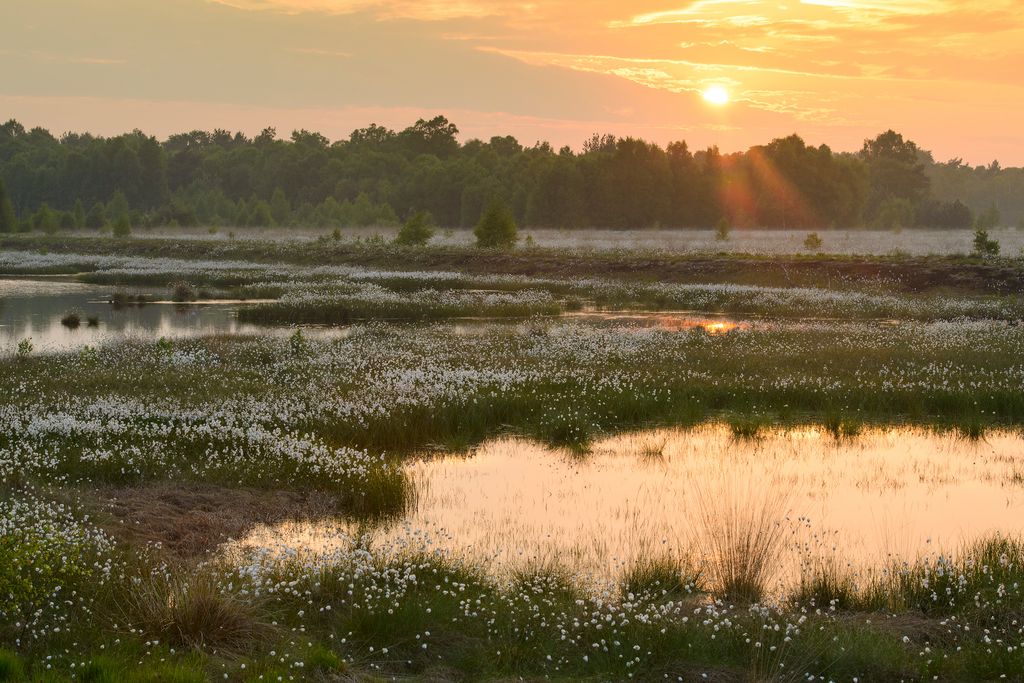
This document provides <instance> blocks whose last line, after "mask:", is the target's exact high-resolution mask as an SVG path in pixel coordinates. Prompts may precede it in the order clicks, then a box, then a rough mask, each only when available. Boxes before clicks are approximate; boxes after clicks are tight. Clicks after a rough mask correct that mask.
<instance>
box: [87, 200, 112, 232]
mask: <svg viewBox="0 0 1024 683" xmlns="http://www.w3.org/2000/svg"><path fill="white" fill-rule="evenodd" d="M106 225H107V208H106V207H105V206H103V202H96V203H95V204H93V205H92V208H91V209H89V213H87V214H85V227H87V228H89V229H90V230H101V229H103V228H104V227H106Z"/></svg>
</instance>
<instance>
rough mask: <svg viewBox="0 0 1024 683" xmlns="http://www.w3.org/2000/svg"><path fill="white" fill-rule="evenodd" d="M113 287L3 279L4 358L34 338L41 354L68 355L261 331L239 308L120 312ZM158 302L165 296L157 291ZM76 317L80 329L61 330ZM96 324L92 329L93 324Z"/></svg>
mask: <svg viewBox="0 0 1024 683" xmlns="http://www.w3.org/2000/svg"><path fill="white" fill-rule="evenodd" d="M114 291H115V288H114V287H107V286H101V285H90V284H84V283H81V282H75V281H72V280H69V279H66V278H56V277H55V278H31V279H28V278H0V352H7V353H9V352H11V351H12V349H14V348H16V347H17V345H18V342H19V341H21V340H22V339H26V338H30V339H31V340H32V345H33V347H34V349H35V350H36V351H64V350H68V349H75V348H81V347H83V346H86V345H93V346H95V345H97V344H102V343H106V342H109V341H113V340H117V339H122V338H138V339H159V338H160V337H168V338H174V337H187V336H199V335H205V334H234V333H240V332H250V331H256V330H258V329H259V328H256V327H254V326H249V325H242V324H240V323H239V322H238V319H237V317H236V311H237V309H238V306H239V305H241V304H238V303H213V304H210V303H204V304H187V305H182V304H174V303H170V302H163V303H148V304H145V305H142V306H136V305H129V306H121V307H115V306H113V305H111V303H110V299H111V296H112V295H113V293H114ZM140 291H146V290H140ZM151 294H152V295H153V296H154V297H160V296H166V290H153V291H152V292H151ZM71 311H75V312H77V313H78V314H79V317H80V321H79V325H78V326H77V327H69V326H67V325H64V324H62V322H61V319H62V318H64V316H65V315H66V314H68V313H69V312H71ZM90 318H93V319H94V324H90V321H89V319H90Z"/></svg>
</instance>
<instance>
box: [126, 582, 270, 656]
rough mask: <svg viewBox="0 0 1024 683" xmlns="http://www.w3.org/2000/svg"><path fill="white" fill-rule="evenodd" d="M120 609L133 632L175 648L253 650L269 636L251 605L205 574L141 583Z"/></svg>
mask: <svg viewBox="0 0 1024 683" xmlns="http://www.w3.org/2000/svg"><path fill="white" fill-rule="evenodd" d="M124 609H125V616H126V618H127V619H128V622H129V623H130V624H131V625H132V626H133V627H134V628H138V629H141V630H142V632H143V633H145V634H146V635H148V636H150V637H154V638H158V639H160V640H161V641H164V642H167V643H168V644H171V645H173V646H176V647H187V648H193V649H197V650H202V649H213V650H220V651H229V652H241V651H246V650H251V649H253V648H255V647H258V646H259V645H260V644H261V643H263V642H264V641H266V640H267V639H268V638H269V637H270V635H271V634H272V632H273V629H272V627H271V626H270V625H269V624H267V623H266V622H264V621H262V619H261V618H260V616H259V611H258V608H257V606H256V605H254V604H253V603H252V602H250V601H249V600H247V599H245V598H243V597H241V596H240V595H238V594H237V593H235V592H233V591H231V590H229V589H227V588H226V587H224V586H222V585H220V583H219V582H218V581H217V580H216V578H215V577H214V576H212V575H211V574H210V573H208V572H198V573H189V572H184V571H178V572H173V573H171V574H169V575H163V574H153V575H150V576H148V577H145V578H142V579H140V580H139V581H138V583H137V584H136V585H135V586H134V587H133V590H132V592H131V593H130V595H129V596H128V598H127V600H126V604H125V606H124Z"/></svg>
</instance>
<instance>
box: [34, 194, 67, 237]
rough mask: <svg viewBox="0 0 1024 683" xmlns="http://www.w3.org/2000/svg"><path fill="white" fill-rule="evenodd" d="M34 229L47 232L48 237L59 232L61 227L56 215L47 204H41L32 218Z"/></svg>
mask: <svg viewBox="0 0 1024 683" xmlns="http://www.w3.org/2000/svg"><path fill="white" fill-rule="evenodd" d="M32 227H33V228H35V229H36V230H40V231H42V232H45V233H46V234H47V235H52V234H53V233H55V232H57V228H59V227H60V225H59V224H58V222H57V216H56V214H54V213H53V210H52V209H50V205H49V204H47V203H46V202H43V203H42V204H40V205H39V208H38V209H36V213H35V215H34V216H32Z"/></svg>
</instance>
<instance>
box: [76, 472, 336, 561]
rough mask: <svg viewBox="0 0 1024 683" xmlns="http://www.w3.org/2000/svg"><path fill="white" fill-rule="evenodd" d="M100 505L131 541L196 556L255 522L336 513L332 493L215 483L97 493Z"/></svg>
mask: <svg viewBox="0 0 1024 683" xmlns="http://www.w3.org/2000/svg"><path fill="white" fill-rule="evenodd" d="M95 499H96V505H97V506H98V507H101V508H102V509H103V510H104V511H106V512H108V513H109V514H110V515H111V516H112V517H113V518H114V520H116V521H117V522H118V523H115V524H111V525H108V526H109V527H110V531H111V533H113V534H115V535H117V536H118V537H120V538H123V539H124V540H126V541H128V542H130V543H133V544H139V545H141V544H146V543H159V544H160V546H161V547H162V548H163V549H164V550H165V551H167V552H168V553H169V554H171V555H173V556H175V557H179V558H195V557H198V556H201V555H204V554H206V553H208V552H210V551H212V550H214V549H216V548H217V547H218V546H219V545H220V544H221V543H224V542H225V541H228V540H229V539H239V538H242V537H244V536H245V535H246V534H247V533H248V532H249V531H250V530H251V529H252V528H253V527H255V526H256V525H257V524H274V523H277V522H282V521H285V520H287V519H318V518H321V517H327V516H330V515H332V514H336V513H337V511H338V507H339V506H338V502H337V500H335V498H334V497H332V496H331V495H329V494H326V493H319V492H316V491H309V492H306V493H298V492H294V491H266V490H261V489H248V488H226V487H223V486H215V485H212V484H197V483H188V484H174V483H157V484H152V485H147V486H136V487H128V488H103V489H99V490H97V491H96V492H95Z"/></svg>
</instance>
